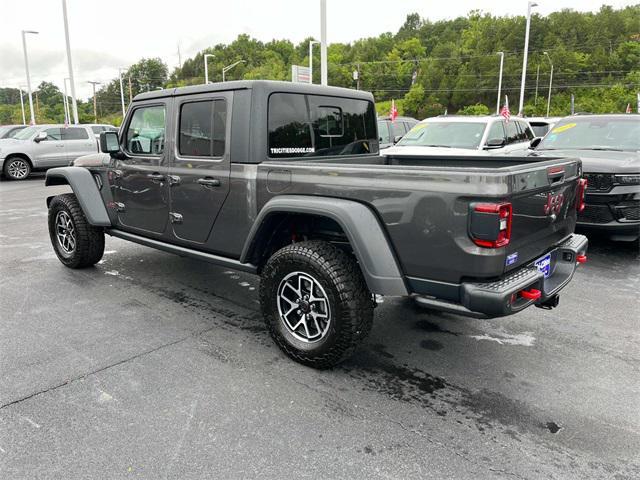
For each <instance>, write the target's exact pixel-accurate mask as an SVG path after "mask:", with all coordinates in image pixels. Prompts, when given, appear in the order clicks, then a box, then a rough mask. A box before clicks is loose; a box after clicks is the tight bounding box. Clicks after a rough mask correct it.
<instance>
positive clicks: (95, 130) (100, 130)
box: [91, 126, 104, 135]
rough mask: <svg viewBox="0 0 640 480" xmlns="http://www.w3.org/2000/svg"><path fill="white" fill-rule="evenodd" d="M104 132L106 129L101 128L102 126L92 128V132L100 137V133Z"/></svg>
mask: <svg viewBox="0 0 640 480" xmlns="http://www.w3.org/2000/svg"><path fill="white" fill-rule="evenodd" d="M103 130H104V127H100V126H93V127H91V131H92V132H93V133H95V134H96V135H98V134H99V133H100V132H102V131H103Z"/></svg>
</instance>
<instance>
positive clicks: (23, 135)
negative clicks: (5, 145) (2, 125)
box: [13, 127, 40, 140]
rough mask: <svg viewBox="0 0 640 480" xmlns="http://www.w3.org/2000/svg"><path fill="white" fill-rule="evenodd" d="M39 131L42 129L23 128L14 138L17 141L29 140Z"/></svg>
mask: <svg viewBox="0 0 640 480" xmlns="http://www.w3.org/2000/svg"><path fill="white" fill-rule="evenodd" d="M39 129H40V127H27V128H23V129H22V130H20V131H19V132H18V133H17V134H16V135H14V137H13V138H15V139H16V140H28V139H29V138H30V137H31V135H33V134H34V133H36V132H37V131H38V130H39Z"/></svg>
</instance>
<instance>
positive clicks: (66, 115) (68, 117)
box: [64, 78, 71, 125]
mask: <svg viewBox="0 0 640 480" xmlns="http://www.w3.org/2000/svg"><path fill="white" fill-rule="evenodd" d="M67 80H69V79H68V78H65V79H64V123H65V125H69V124H70V123H71V110H70V108H69V93H68V91H67Z"/></svg>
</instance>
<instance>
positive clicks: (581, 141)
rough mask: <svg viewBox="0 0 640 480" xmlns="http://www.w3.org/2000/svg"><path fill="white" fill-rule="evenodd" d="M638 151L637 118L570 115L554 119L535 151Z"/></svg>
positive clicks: (638, 118) (638, 122) (639, 127)
mask: <svg viewBox="0 0 640 480" xmlns="http://www.w3.org/2000/svg"><path fill="white" fill-rule="evenodd" d="M564 149H566V150H631V151H636V150H640V117H637V116H629V117H619V118H612V117H600V118H599V117H589V118H580V117H573V118H568V119H565V120H562V121H561V122H558V123H557V124H556V126H555V127H554V128H553V130H551V131H550V132H549V133H548V134H547V136H546V137H545V138H544V139H543V140H542V142H540V145H539V146H538V148H537V149H536V150H564Z"/></svg>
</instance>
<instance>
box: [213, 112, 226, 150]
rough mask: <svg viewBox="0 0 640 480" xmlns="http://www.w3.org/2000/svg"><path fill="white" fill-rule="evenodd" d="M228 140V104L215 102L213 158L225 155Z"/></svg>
mask: <svg viewBox="0 0 640 480" xmlns="http://www.w3.org/2000/svg"><path fill="white" fill-rule="evenodd" d="M226 140H227V102H226V100H214V101H213V156H214V157H221V156H223V155H224V151H225V146H226V143H227V142H226Z"/></svg>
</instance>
